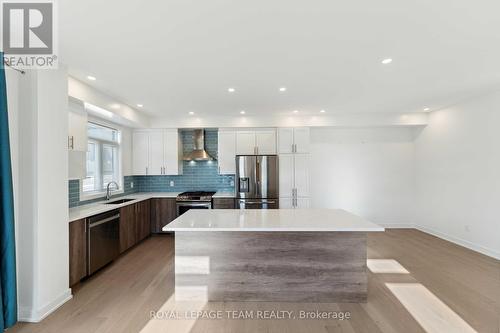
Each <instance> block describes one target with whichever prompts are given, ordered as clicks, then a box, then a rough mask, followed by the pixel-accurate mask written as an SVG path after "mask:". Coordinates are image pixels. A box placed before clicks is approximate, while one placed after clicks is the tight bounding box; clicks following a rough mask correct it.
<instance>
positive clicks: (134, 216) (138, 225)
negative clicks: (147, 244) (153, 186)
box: [120, 200, 151, 253]
mask: <svg viewBox="0 0 500 333" xmlns="http://www.w3.org/2000/svg"><path fill="white" fill-rule="evenodd" d="M150 234H151V201H150V200H144V201H140V202H138V203H136V204H133V205H128V206H125V207H122V208H120V253H122V252H125V251H127V250H128V249H130V248H131V247H132V246H134V245H135V244H137V243H139V242H140V241H142V240H143V239H145V238H146V237H148V236H149V235H150Z"/></svg>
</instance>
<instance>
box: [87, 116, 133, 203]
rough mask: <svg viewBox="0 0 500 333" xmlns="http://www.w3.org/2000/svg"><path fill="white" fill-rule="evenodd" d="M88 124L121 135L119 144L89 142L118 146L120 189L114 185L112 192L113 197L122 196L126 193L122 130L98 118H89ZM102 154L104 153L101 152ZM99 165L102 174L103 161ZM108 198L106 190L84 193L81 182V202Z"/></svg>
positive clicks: (104, 141)
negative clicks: (106, 128) (108, 129)
mask: <svg viewBox="0 0 500 333" xmlns="http://www.w3.org/2000/svg"><path fill="white" fill-rule="evenodd" d="M88 123H93V124H96V125H99V126H103V127H108V128H110V129H112V130H115V131H118V133H119V141H118V144H117V143H116V142H112V141H111V142H110V141H106V140H96V139H93V138H90V137H89V138H88V139H87V140H88V141H98V142H100V143H110V144H112V145H118V180H119V181H118V185H119V187H120V188H119V189H118V190H116V187H115V186H113V185H112V190H111V195H116V194H122V193H124V192H125V191H124V189H123V187H124V183H125V181H124V177H123V172H122V167H123V166H122V164H123V158H122V155H123V152H122V148H123V146H122V145H123V142H122V129H121V128H120V127H119V126H117V125H115V124H112V123H108V122H105V121H103V120H101V119H96V118H93V117H89V119H88V121H87V124H88ZM101 154H102V152H101ZM85 160H86V158H85ZM99 163H100V164H101V172H102V161H99ZM104 197H106V189H102V190H100V191H92V192H84V191H83V180H82V181H81V184H80V201H86V200H92V199H98V198H104Z"/></svg>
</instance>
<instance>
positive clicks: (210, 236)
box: [163, 209, 384, 303]
mask: <svg viewBox="0 0 500 333" xmlns="http://www.w3.org/2000/svg"><path fill="white" fill-rule="evenodd" d="M163 230H164V231H175V240H174V242H175V260H174V265H175V299H176V300H180V301H184V300H191V301H215V302H233V301H235V302H244V301H252V302H308V303H310V302H318V303H323V302H328V303H349V302H354V303H360V302H366V300H367V297H368V283H367V281H368V276H367V272H366V252H367V247H366V241H367V234H368V233H369V232H381V231H384V228H382V227H380V226H378V225H376V224H374V223H372V222H370V221H367V220H365V219H362V218H361V217H359V216H356V215H354V214H351V213H349V212H347V211H344V210H339V209H268V210H266V209H261V210H256V209H247V210H237V209H213V210H190V211H188V212H186V213H185V214H183V215H181V216H179V217H178V218H177V219H175V220H174V221H173V222H171V223H169V224H168V225H166V226H165V227H164V228H163Z"/></svg>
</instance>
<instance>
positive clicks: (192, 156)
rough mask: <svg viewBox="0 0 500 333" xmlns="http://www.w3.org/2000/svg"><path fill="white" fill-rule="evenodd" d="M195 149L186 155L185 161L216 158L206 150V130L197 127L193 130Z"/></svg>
mask: <svg viewBox="0 0 500 333" xmlns="http://www.w3.org/2000/svg"><path fill="white" fill-rule="evenodd" d="M193 143H194V149H193V151H192V152H190V153H189V154H186V155H184V161H213V160H214V158H213V157H212V156H210V155H209V154H208V153H207V152H206V151H205V130H203V129H195V130H194V132H193Z"/></svg>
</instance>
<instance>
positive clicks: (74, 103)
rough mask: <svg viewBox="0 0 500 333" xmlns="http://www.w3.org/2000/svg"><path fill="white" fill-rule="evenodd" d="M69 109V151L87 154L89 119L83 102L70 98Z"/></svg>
mask: <svg viewBox="0 0 500 333" xmlns="http://www.w3.org/2000/svg"><path fill="white" fill-rule="evenodd" d="M68 109H69V110H68V111H69V112H68V149H69V150H72V151H79V152H87V121H88V117H87V112H86V111H85V107H84V105H83V102H82V101H80V100H78V99H76V98H72V97H70V98H69V101H68Z"/></svg>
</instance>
